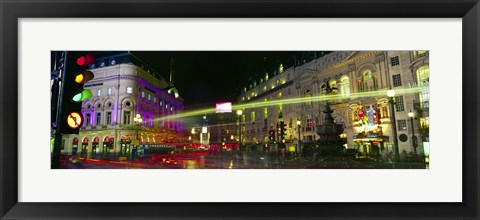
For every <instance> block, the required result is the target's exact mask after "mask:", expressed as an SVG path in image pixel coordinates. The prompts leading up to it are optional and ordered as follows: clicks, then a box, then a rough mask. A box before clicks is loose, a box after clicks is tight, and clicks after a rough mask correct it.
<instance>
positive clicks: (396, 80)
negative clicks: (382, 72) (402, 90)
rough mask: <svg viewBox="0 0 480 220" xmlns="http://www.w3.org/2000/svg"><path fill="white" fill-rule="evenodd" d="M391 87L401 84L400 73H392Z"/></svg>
mask: <svg viewBox="0 0 480 220" xmlns="http://www.w3.org/2000/svg"><path fill="white" fill-rule="evenodd" d="M392 77H393V87H398V86H402V77H401V76H400V74H396V75H393V76H392Z"/></svg>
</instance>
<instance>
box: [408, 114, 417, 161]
mask: <svg viewBox="0 0 480 220" xmlns="http://www.w3.org/2000/svg"><path fill="white" fill-rule="evenodd" d="M408 117H410V123H411V125H412V148H413V153H414V154H417V137H415V130H414V129H413V119H414V117H415V114H414V113H413V112H412V110H410V112H409V113H408Z"/></svg>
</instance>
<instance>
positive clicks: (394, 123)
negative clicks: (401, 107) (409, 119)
mask: <svg viewBox="0 0 480 220" xmlns="http://www.w3.org/2000/svg"><path fill="white" fill-rule="evenodd" d="M387 95H388V97H389V98H390V100H389V103H390V112H391V115H392V131H393V148H394V151H395V160H396V161H398V160H399V159H400V157H399V155H400V152H399V150H398V138H397V120H396V119H395V109H394V105H395V100H394V99H393V98H394V97H395V90H388V92H387Z"/></svg>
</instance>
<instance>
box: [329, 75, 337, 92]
mask: <svg viewBox="0 0 480 220" xmlns="http://www.w3.org/2000/svg"><path fill="white" fill-rule="evenodd" d="M328 84H329V85H330V89H331V90H332V91H331V94H337V92H338V91H337V90H338V87H337V80H334V79H332V80H330V81H329V82H328Z"/></svg>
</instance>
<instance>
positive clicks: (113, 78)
mask: <svg viewBox="0 0 480 220" xmlns="http://www.w3.org/2000/svg"><path fill="white" fill-rule="evenodd" d="M102 55H103V56H102ZM89 70H90V71H92V72H93V73H94V75H95V78H94V79H93V80H91V81H89V82H88V83H87V84H85V86H84V88H86V89H90V90H91V91H92V93H93V97H91V98H90V99H88V100H86V101H84V102H83V103H82V114H83V117H84V123H83V126H82V128H81V130H80V134H78V135H64V136H63V143H62V153H63V154H81V155H86V156H95V155H105V154H114V155H117V154H120V155H128V154H129V153H130V152H131V151H132V149H133V147H134V146H136V145H137V143H136V140H137V134H138V140H139V143H138V145H140V146H141V147H147V146H152V145H161V144H163V143H168V142H171V141H174V140H173V139H176V138H182V137H183V135H182V134H183V123H182V120H181V119H180V118H164V117H162V116H168V115H174V114H176V113H179V112H181V111H182V110H183V109H184V106H183V99H182V98H181V97H180V96H179V94H178V91H177V90H176V88H175V87H174V85H173V83H171V82H169V81H167V80H166V79H164V78H163V77H162V76H161V75H160V74H159V73H158V72H156V71H155V70H153V69H152V68H151V67H150V66H149V65H148V64H146V63H144V62H143V61H142V60H141V59H139V58H138V57H136V56H135V55H134V54H133V53H130V52H114V53H111V54H100V57H97V60H96V62H95V63H94V64H92V65H90V66H89ZM137 115H139V116H140V117H141V118H142V123H137V121H135V117H137Z"/></svg>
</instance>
